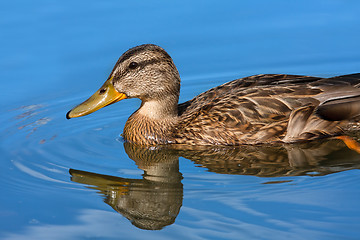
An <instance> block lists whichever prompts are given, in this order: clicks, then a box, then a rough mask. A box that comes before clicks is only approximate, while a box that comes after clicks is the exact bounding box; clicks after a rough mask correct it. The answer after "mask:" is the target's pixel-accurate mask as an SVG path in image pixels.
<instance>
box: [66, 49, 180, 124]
mask: <svg viewBox="0 0 360 240" xmlns="http://www.w3.org/2000/svg"><path fill="white" fill-rule="evenodd" d="M179 91H180V76H179V73H178V71H177V69H176V67H175V64H174V63H173V61H172V59H171V57H170V56H169V54H168V53H167V52H166V51H165V50H164V49H162V48H161V47H159V46H156V45H152V44H145V45H140V46H137V47H134V48H131V49H129V50H128V51H126V52H125V53H124V54H123V55H122V56H121V57H120V58H119V60H118V61H117V63H116V64H115V67H114V69H113V70H112V72H111V74H110V76H109V78H108V79H107V80H106V82H105V83H104V84H103V85H102V86H101V88H100V89H99V90H98V91H96V92H95V93H94V94H93V95H92V96H91V97H90V98H89V99H87V100H86V101H85V102H83V103H81V104H79V105H78V106H76V107H74V108H73V109H71V110H70V111H69V112H68V113H67V114H66V118H68V119H70V118H75V117H81V116H85V115H88V114H90V113H92V112H95V111H97V110H99V109H100V108H103V107H105V106H108V105H110V104H113V103H115V102H118V101H121V100H123V99H125V98H139V99H141V101H142V104H144V103H145V102H161V101H163V100H164V99H169V98H171V99H173V101H174V102H176V104H177V101H178V98H179Z"/></svg>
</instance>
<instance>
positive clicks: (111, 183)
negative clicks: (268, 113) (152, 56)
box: [0, 0, 360, 240]
mask: <svg viewBox="0 0 360 240" xmlns="http://www.w3.org/2000/svg"><path fill="white" fill-rule="evenodd" d="M359 10H360V2H359V1H355V0H353V1H342V0H324V1H308V0H305V1H265V0H259V1H241V2H239V1H228V2H221V1H195V2H194V1H188V2H187V1H177V2H163V1H151V2H150V1H137V2H131V1H130V2H119V1H113V0H109V1H90V2H89V1H82V0H80V1H49V0H47V1H39V0H32V1H24V0H14V1H2V2H0V30H1V31H0V46H1V48H0V49H1V57H0V79H1V89H2V93H1V94H0V105H1V108H0V112H1V115H0V116H1V118H0V132H1V135H0V136H1V145H0V153H1V156H2V158H1V167H0V173H1V180H0V190H1V193H2V194H1V195H0V239H66V240H69V239H144V238H147V239H359V238H360V223H359V222H360V217H359V216H360V207H359V200H360V172H359V169H360V156H358V154H357V153H355V152H352V151H351V150H348V149H346V148H345V147H344V146H343V145H341V143H339V142H336V141H335V142H324V143H312V144H313V145H306V146H295V147H294V148H292V149H285V148H280V149H271V148H265V149H263V148H255V149H241V151H239V152H236V153H229V152H226V151H224V150H221V149H220V150H219V149H208V150H206V151H193V150H189V151H185V152H172V151H168V150H167V149H156V148H155V149H136V148H133V146H127V145H124V142H123V141H122V139H121V137H120V134H121V132H122V129H123V127H124V124H125V121H126V119H127V118H128V117H129V115H130V114H131V113H132V112H133V111H134V110H135V109H136V108H137V107H138V106H139V103H140V102H139V100H136V99H131V100H126V101H125V100H124V101H122V102H120V103H117V104H115V105H112V106H110V107H107V108H104V109H102V110H100V111H98V112H96V113H94V114H92V115H89V116H86V117H83V118H79V119H73V120H66V118H65V114H66V112H67V111H68V110H69V109H71V108H72V107H73V106H75V105H76V104H78V103H80V102H81V101H83V100H85V99H86V98H87V97H88V96H90V95H91V94H92V92H94V91H95V90H97V89H98V87H99V86H101V84H102V83H103V82H104V81H105V79H106V78H107V77H108V75H109V73H110V72H111V69H112V67H113V65H114V64H115V62H116V61H117V58H118V57H119V56H120V55H121V54H122V53H123V52H124V51H126V50H127V49H128V48H131V47H133V46H135V45H139V44H143V43H154V44H158V45H160V46H162V47H163V48H165V49H166V50H167V51H168V52H169V54H170V55H171V56H172V58H173V59H174V62H175V64H176V66H177V68H178V70H179V72H180V75H181V77H182V89H181V96H180V101H185V100H188V99H190V98H192V97H194V96H196V95H197V94H199V93H201V92H203V91H205V90H207V89H209V88H211V87H214V86H217V85H219V84H222V83H224V82H227V81H230V80H233V79H235V78H239V77H245V76H248V75H254V74H260V73H287V74H301V75H314V76H320V77H330V76H335V75H342V74H350V73H357V72H360V48H359V42H360V31H359V30H360V15H359ZM318 145H319V146H318ZM324 146H325V147H324ZM329 146H330V147H329ZM324 149H325V150H324ZM294 151H297V152H298V151H300V152H304V153H306V154H307V155H306V154H305V155H306V157H296V156H297V155H296V154H295V155H294V156H295V157H294V156H293V154H290V153H294ZM139 153H142V155H141V154H139ZM244 153H246V154H245V155H244ZM259 154H260V155H261V156H260V155H259ZM140 155H141V157H139V156H140ZM289 156H292V157H289ZM300 156H303V155H300ZM69 171H70V172H69ZM70 173H71V174H70ZM111 176H112V177H111ZM146 229H148V230H146ZM149 229H158V230H149Z"/></svg>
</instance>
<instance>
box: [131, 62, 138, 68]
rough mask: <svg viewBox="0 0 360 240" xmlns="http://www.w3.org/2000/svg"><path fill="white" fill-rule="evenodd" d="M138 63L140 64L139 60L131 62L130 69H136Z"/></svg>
mask: <svg viewBox="0 0 360 240" xmlns="http://www.w3.org/2000/svg"><path fill="white" fill-rule="evenodd" d="M138 65H139V64H138V63H137V62H131V63H130V64H129V68H130V69H135V68H137V66H138Z"/></svg>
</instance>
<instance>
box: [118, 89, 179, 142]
mask: <svg viewBox="0 0 360 240" xmlns="http://www.w3.org/2000/svg"><path fill="white" fill-rule="evenodd" d="M177 119H178V97H176V96H169V97H164V98H163V99H161V100H146V101H145V100H143V101H142V103H141V106H140V108H139V109H138V110H137V111H136V112H134V113H133V114H132V115H131V116H130V118H129V119H128V120H127V122H126V124H125V128H124V133H123V136H124V138H125V140H127V141H129V142H133V143H138V144H142V145H153V144H166V143H171V130H172V127H173V125H174V124H175V123H176V121H177Z"/></svg>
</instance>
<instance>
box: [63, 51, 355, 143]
mask: <svg viewBox="0 0 360 240" xmlns="http://www.w3.org/2000/svg"><path fill="white" fill-rule="evenodd" d="M359 86H360V74H352V75H345V76H339V77H334V78H328V79H324V78H317V77H309V76H297V75H285V74H265V75H264V74H262V75H256V76H251V77H246V78H241V79H237V80H234V81H231V82H228V83H225V84H223V85H221V86H218V87H215V88H212V89H210V90H208V91H206V92H204V93H202V94H200V95H198V96H196V97H195V98H193V99H192V100H190V101H187V102H185V103H182V104H178V98H179V89H180V77H179V73H178V71H177V69H176V67H175V65H174V63H173V61H172V59H171V57H170V56H169V55H168V54H167V53H166V52H165V51H164V50H163V49H162V48H160V47H158V46H155V45H149V44H147V45H141V46H138V47H135V48H132V49H130V50H128V51H127V52H126V53H124V54H123V55H122V56H121V57H120V58H119V60H118V62H117V64H116V65H115V67H114V70H113V71H112V73H111V74H110V76H109V79H108V81H107V82H106V83H105V84H104V86H103V87H102V88H100V90H99V91H98V92H96V93H95V94H94V95H93V97H92V98H96V97H98V96H97V95H99V98H101V97H102V96H100V95H101V94H104V93H105V95H106V94H107V91H110V90H111V91H113V92H114V94H117V97H116V99H120V100H121V99H124V98H133V97H136V98H140V99H141V100H142V104H141V106H140V108H139V109H138V110H137V111H136V112H135V113H134V114H132V115H131V116H130V118H129V119H128V121H127V123H126V125H125V129H124V133H123V136H124V138H125V140H127V141H130V142H135V143H138V144H143V145H155V144H190V145H213V144H216V145H242V144H259V143H275V142H286V143H289V142H298V141H307V140H314V139H318V138H324V137H331V136H336V135H339V134H343V130H344V129H347V128H349V126H352V125H354V124H356V123H357V117H358V116H359V115H360V89H359ZM110 88H113V89H110ZM109 89H110V90H109ZM96 94H97V95H96ZM95 95H96V96H95ZM118 95H119V96H118ZM94 96H95V97H94ZM116 99H115V100H111V101H110V100H109V102H108V103H105V104H104V106H106V105H109V104H111V103H113V102H115V101H118V100H116ZM89 100H90V99H89ZM89 100H87V102H86V104H87V105H86V106H87V107H88V105H89V102H88V101H89ZM98 101H100V102H101V101H102V100H101V99H100V100H98ZM96 104H98V103H96ZM96 106H97V107H96V109H95V110H97V109H98V108H99V107H98V105H96ZM100 107H102V106H100ZM95 110H93V109H89V110H87V111H86V110H84V109H83V108H82V104H81V105H79V106H77V107H76V108H74V109H73V110H72V111H70V112H69V113H68V115H67V116H68V117H69V118H72V117H78V116H83V115H86V114H89V113H91V112H92V111H95ZM77 112H78V113H77Z"/></svg>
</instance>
